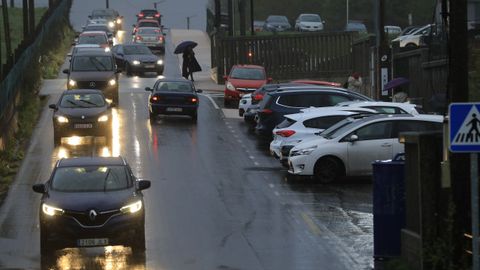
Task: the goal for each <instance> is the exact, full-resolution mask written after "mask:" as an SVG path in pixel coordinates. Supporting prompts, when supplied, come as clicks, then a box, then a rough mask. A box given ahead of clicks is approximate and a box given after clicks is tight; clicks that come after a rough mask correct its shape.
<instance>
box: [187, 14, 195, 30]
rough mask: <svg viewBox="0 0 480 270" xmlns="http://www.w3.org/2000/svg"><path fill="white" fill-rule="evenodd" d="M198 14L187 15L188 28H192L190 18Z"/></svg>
mask: <svg viewBox="0 0 480 270" xmlns="http://www.w3.org/2000/svg"><path fill="white" fill-rule="evenodd" d="M195 16H197V15H192V16H187V29H190V18H193V17H195Z"/></svg>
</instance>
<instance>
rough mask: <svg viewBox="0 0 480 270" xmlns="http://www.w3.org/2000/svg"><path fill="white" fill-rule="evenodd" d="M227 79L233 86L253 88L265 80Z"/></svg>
mask: <svg viewBox="0 0 480 270" xmlns="http://www.w3.org/2000/svg"><path fill="white" fill-rule="evenodd" d="M228 81H229V82H230V83H231V84H232V85H233V86H235V88H255V89H258V88H260V87H261V86H262V85H264V84H265V83H266V82H267V80H243V79H233V78H229V79H228Z"/></svg>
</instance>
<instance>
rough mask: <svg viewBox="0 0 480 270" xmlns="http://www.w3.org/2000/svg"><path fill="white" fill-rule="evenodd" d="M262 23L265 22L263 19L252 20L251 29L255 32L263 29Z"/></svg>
mask: <svg viewBox="0 0 480 270" xmlns="http://www.w3.org/2000/svg"><path fill="white" fill-rule="evenodd" d="M264 24H265V22H264V21H258V20H255V21H253V31H255V32H261V31H263V25H264Z"/></svg>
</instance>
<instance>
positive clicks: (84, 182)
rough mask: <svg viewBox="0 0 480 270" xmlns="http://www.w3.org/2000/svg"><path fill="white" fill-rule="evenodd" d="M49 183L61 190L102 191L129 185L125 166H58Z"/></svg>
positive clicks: (124, 187)
mask: <svg viewBox="0 0 480 270" xmlns="http://www.w3.org/2000/svg"><path fill="white" fill-rule="evenodd" d="M51 185H52V189H53V190H56V191H62V192H96V191H98V192H104V191H109V190H120V189H126V188H129V187H130V186H131V184H130V178H129V177H128V173H127V169H126V168H125V166H80V167H60V168H57V169H56V170H55V174H54V176H53V179H52V182H51Z"/></svg>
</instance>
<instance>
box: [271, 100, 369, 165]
mask: <svg viewBox="0 0 480 270" xmlns="http://www.w3.org/2000/svg"><path fill="white" fill-rule="evenodd" d="M374 113H376V111H374V110H371V109H363V108H349V107H336V106H335V107H321V108H307V109H302V110H301V112H300V113H295V114H288V115H285V120H283V121H282V122H281V123H280V124H278V125H277V126H276V127H275V128H274V129H273V131H272V134H273V140H272V142H270V153H271V154H272V156H274V157H276V158H279V159H280V161H281V162H285V164H286V161H287V158H288V153H289V151H290V149H292V148H293V147H294V146H295V145H297V144H299V143H301V142H302V141H304V140H308V139H311V138H315V137H317V136H318V135H319V134H320V133H321V132H322V131H324V130H325V129H327V128H329V127H331V126H332V125H334V124H336V123H338V122H340V121H341V120H343V119H345V118H347V117H349V116H353V115H359V114H364V115H372V114H374ZM282 151H285V152H286V153H287V154H286V155H282Z"/></svg>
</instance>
